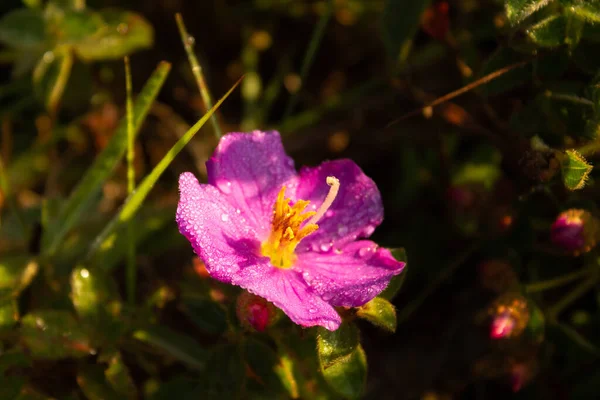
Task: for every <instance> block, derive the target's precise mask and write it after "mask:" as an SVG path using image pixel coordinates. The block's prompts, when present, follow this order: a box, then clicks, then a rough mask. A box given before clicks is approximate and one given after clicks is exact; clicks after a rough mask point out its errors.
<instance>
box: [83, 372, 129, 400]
mask: <svg viewBox="0 0 600 400" xmlns="http://www.w3.org/2000/svg"><path fill="white" fill-rule="evenodd" d="M77 384H78V385H79V387H80V388H81V391H82V392H83V394H85V397H86V398H87V399H89V400H105V399H121V398H123V397H121V396H119V395H118V393H116V392H115V391H114V390H113V388H111V387H110V385H109V384H108V383H107V382H106V379H105V377H104V371H103V370H102V367H101V366H99V365H84V366H82V367H81V368H80V370H79V372H78V373H77Z"/></svg>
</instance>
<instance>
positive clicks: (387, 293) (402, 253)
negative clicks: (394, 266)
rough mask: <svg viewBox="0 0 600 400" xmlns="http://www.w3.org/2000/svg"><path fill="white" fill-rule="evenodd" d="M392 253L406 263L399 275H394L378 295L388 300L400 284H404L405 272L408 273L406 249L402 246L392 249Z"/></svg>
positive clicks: (393, 295)
mask: <svg viewBox="0 0 600 400" xmlns="http://www.w3.org/2000/svg"><path fill="white" fill-rule="evenodd" d="M392 255H393V256H394V258H395V259H396V260H398V261H402V262H405V263H406V265H405V266H404V269H403V270H402V272H401V273H400V275H396V276H394V277H393V278H392V279H391V280H390V283H389V284H388V285H387V287H386V288H385V289H384V291H383V292H381V294H379V297H381V298H384V299H386V300H390V301H391V300H392V299H393V298H394V297H395V296H396V295H397V294H398V292H399V291H400V289H401V288H402V285H404V281H405V280H406V274H407V273H408V257H407V256H406V250H405V249H404V248H399V249H392Z"/></svg>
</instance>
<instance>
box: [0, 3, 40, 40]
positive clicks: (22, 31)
mask: <svg viewBox="0 0 600 400" xmlns="http://www.w3.org/2000/svg"><path fill="white" fill-rule="evenodd" d="M0 42H2V43H4V44H5V45H7V46H9V47H13V48H16V49H30V48H34V47H44V46H45V42H46V24H45V21H44V16H43V14H42V12H41V11H40V10H36V9H28V8H20V9H18V10H14V11H12V12H10V13H8V14H6V15H5V16H4V17H2V19H0Z"/></svg>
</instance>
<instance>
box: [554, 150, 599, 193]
mask: <svg viewBox="0 0 600 400" xmlns="http://www.w3.org/2000/svg"><path fill="white" fill-rule="evenodd" d="M593 168H594V167H593V166H592V165H591V164H589V163H588V162H587V161H586V159H585V158H584V157H583V156H582V155H581V154H579V153H578V152H576V151H575V150H567V151H566V152H565V157H564V159H563V162H562V165H561V169H562V177H563V183H564V185H565V187H566V188H567V189H569V190H578V189H582V188H583V187H584V186H585V184H586V182H587V179H588V177H589V175H590V173H591V172H592V169H593Z"/></svg>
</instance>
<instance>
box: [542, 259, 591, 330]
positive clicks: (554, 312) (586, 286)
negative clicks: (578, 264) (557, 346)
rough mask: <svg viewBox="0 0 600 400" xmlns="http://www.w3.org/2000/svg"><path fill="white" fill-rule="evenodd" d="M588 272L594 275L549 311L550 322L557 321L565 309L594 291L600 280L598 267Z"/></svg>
mask: <svg viewBox="0 0 600 400" xmlns="http://www.w3.org/2000/svg"><path fill="white" fill-rule="evenodd" d="M588 270H589V271H590V272H591V274H592V275H591V276H590V277H589V278H588V279H586V280H584V281H583V282H581V283H580V284H579V285H577V286H576V287H575V289H573V290H571V291H570V292H569V293H567V294H566V295H565V296H564V297H563V298H562V299H560V300H559V301H558V302H557V303H556V304H554V305H553V306H552V307H550V308H549V309H548V313H547V314H548V316H549V318H550V320H556V318H557V317H558V315H559V314H560V313H561V312H563V311H564V310H565V308H567V307H568V306H570V305H571V304H572V303H573V302H575V301H576V300H577V299H579V298H580V297H581V296H583V295H584V294H585V293H586V292H587V291H588V290H590V289H592V288H593V287H594V286H595V285H596V284H597V283H598V278H600V274H599V273H598V265H594V266H593V267H591V268H588Z"/></svg>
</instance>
